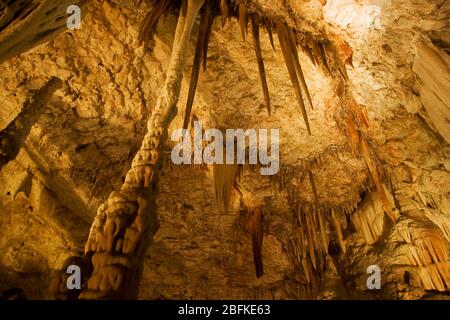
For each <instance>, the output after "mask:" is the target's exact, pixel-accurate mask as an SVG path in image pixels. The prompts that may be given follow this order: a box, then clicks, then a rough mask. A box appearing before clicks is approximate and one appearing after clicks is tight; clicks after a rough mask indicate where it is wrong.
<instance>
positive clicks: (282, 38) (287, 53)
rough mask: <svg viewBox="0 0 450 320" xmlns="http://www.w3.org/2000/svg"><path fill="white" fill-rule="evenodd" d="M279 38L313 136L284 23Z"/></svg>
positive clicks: (304, 118)
mask: <svg viewBox="0 0 450 320" xmlns="http://www.w3.org/2000/svg"><path fill="white" fill-rule="evenodd" d="M277 32H278V38H279V41H280V46H281V51H282V52H283V56H284V60H285V62H286V66H287V69H288V72H289V76H290V78H291V82H292V85H293V86H294V90H295V95H296V96H297V101H298V104H299V106H300V111H301V112H302V115H303V120H304V121H305V124H306V128H307V129H308V133H309V134H311V128H310V126H309V120H308V114H307V113H306V108H305V103H304V102H303V97H302V93H301V91H300V84H299V82H298V78H297V72H296V70H295V66H294V62H293V53H292V50H291V49H290V47H289V44H288V33H287V26H286V24H285V23H283V22H278V23H277Z"/></svg>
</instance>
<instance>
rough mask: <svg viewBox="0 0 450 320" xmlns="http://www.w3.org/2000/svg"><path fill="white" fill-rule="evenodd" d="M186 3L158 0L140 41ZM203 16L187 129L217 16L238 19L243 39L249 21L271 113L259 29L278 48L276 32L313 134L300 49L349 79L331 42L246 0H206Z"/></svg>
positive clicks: (191, 86)
mask: <svg viewBox="0 0 450 320" xmlns="http://www.w3.org/2000/svg"><path fill="white" fill-rule="evenodd" d="M185 3H186V1H170V0H162V1H157V2H156V3H155V5H154V7H153V9H152V10H151V11H150V12H149V14H148V15H147V17H146V18H145V20H144V23H143V25H142V28H141V31H140V42H141V43H142V42H144V41H148V40H149V39H151V38H152V37H153V36H154V34H155V30H156V26H157V23H158V21H159V19H160V18H161V17H162V16H163V15H166V14H167V13H168V12H169V11H170V10H173V9H175V8H180V10H185V9H184V7H185ZM200 15H201V18H200V25H199V34H198V39H197V44H196V50H195V57H194V63H193V68H192V74H191V81H190V88H189V94H188V99H187V104H186V112H185V119H184V128H187V127H188V125H189V120H190V115H191V110H192V105H193V101H194V96H195V91H196V87H197V83H198V76H199V71H200V65H201V64H203V68H204V69H206V59H207V54H208V45H209V40H210V35H211V31H212V26H213V23H214V20H215V18H216V17H219V18H220V19H221V21H222V26H223V25H225V23H226V22H227V20H228V19H230V18H236V19H237V20H238V22H239V26H240V28H241V33H242V37H243V39H244V40H245V38H246V36H247V35H248V33H249V24H250V33H251V37H252V40H253V44H254V48H255V54H256V58H257V62H258V70H259V76H260V80H261V86H262V89H263V95H264V105H265V106H266V108H267V111H268V114H269V115H270V113H271V103H270V95H269V88H268V84H267V79H266V71H265V66H264V58H263V55H262V50H261V43H260V28H261V26H262V27H264V28H265V30H266V31H267V34H268V36H269V40H270V43H271V45H272V47H273V49H274V50H276V48H275V42H274V39H273V34H274V33H276V34H277V35H278V39H279V44H280V47H281V52H282V54H283V57H284V59H285V62H286V67H287V70H288V73H289V77H290V79H291V82H292V85H293V87H294V91H295V95H296V98H297V101H298V105H299V108H300V111H301V113H302V116H303V120H304V122H305V124H306V127H307V130H308V132H309V133H310V134H311V129H310V125H309V120H308V114H307V111H306V106H305V101H306V103H307V104H308V105H309V107H310V108H311V109H313V103H312V99H311V95H310V93H309V90H308V86H307V84H306V80H305V77H304V74H303V70H302V67H301V64H300V60H299V55H298V48H301V49H302V51H303V52H304V53H305V54H306V55H307V56H308V57H309V58H310V59H311V61H312V62H313V63H314V65H317V66H320V67H322V69H323V70H326V71H327V72H328V73H331V70H332V69H338V70H339V73H340V74H341V75H342V76H343V77H344V78H346V71H345V67H343V66H341V64H340V63H338V62H339V61H338V60H339V59H337V60H336V52H335V49H334V48H333V45H332V44H331V42H329V41H326V40H324V39H319V38H316V37H313V36H312V35H310V34H307V33H306V32H305V33H301V32H299V31H297V30H295V29H294V28H292V27H291V26H290V25H289V24H288V23H287V22H286V21H285V19H284V18H282V17H281V16H267V15H262V14H261V13H260V12H259V11H258V10H256V9H255V8H254V7H253V6H250V4H249V3H248V2H247V1H232V0H217V1H206V2H205V4H204V6H203V8H202V10H201V12H200ZM333 65H336V66H337V67H333Z"/></svg>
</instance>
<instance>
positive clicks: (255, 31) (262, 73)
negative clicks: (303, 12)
mask: <svg viewBox="0 0 450 320" xmlns="http://www.w3.org/2000/svg"><path fill="white" fill-rule="evenodd" d="M251 20H252V36H253V46H254V47H255V53H256V59H257V60H258V70H259V78H260V80H261V84H262V88H263V93H264V102H265V104H266V108H267V112H268V113H269V115H270V97H269V88H268V87H267V78H266V70H265V67H264V59H263V56H262V53H261V43H260V39H259V21H260V18H259V15H258V14H257V13H253V14H252V16H251Z"/></svg>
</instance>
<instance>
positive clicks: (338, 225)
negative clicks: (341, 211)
mask: <svg viewBox="0 0 450 320" xmlns="http://www.w3.org/2000/svg"><path fill="white" fill-rule="evenodd" d="M331 221H332V223H333V227H334V231H335V232H336V236H337V240H338V241H339V246H340V248H341V250H342V252H343V253H344V254H345V252H346V251H347V248H346V245H345V242H344V236H343V234H342V229H341V223H340V222H339V219H338V217H337V215H336V213H335V210H334V209H332V210H331Z"/></svg>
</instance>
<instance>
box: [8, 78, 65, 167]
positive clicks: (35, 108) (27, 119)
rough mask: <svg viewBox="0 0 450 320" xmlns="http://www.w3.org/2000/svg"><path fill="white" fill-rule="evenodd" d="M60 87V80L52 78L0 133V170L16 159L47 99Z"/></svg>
mask: <svg viewBox="0 0 450 320" xmlns="http://www.w3.org/2000/svg"><path fill="white" fill-rule="evenodd" d="M62 85H63V82H62V80H61V79H59V78H56V77H52V78H51V79H50V80H49V81H48V82H47V83H46V84H45V85H44V86H43V87H42V88H41V89H40V90H38V91H37V92H36V93H34V94H33V96H32V97H31V99H29V100H28V101H27V102H26V103H25V105H24V107H23V109H22V111H21V112H20V113H19V115H18V116H17V117H16V118H15V119H14V120H13V121H12V122H11V123H10V124H9V125H8V126H7V127H6V128H5V129H4V130H2V131H1V132H0V169H1V168H2V167H3V166H4V165H6V164H7V163H8V162H10V161H12V160H14V159H15V158H16V156H17V154H18V153H19V151H20V148H22V145H23V143H24V141H25V139H26V138H27V136H28V134H29V133H30V130H31V128H32V126H33V125H34V124H35V123H36V122H37V121H38V119H39V117H40V115H41V114H42V113H43V112H44V111H45V109H46V106H47V103H48V100H49V98H50V97H51V96H52V94H53V93H54V92H55V91H56V90H58V89H59V88H61V87H62Z"/></svg>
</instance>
